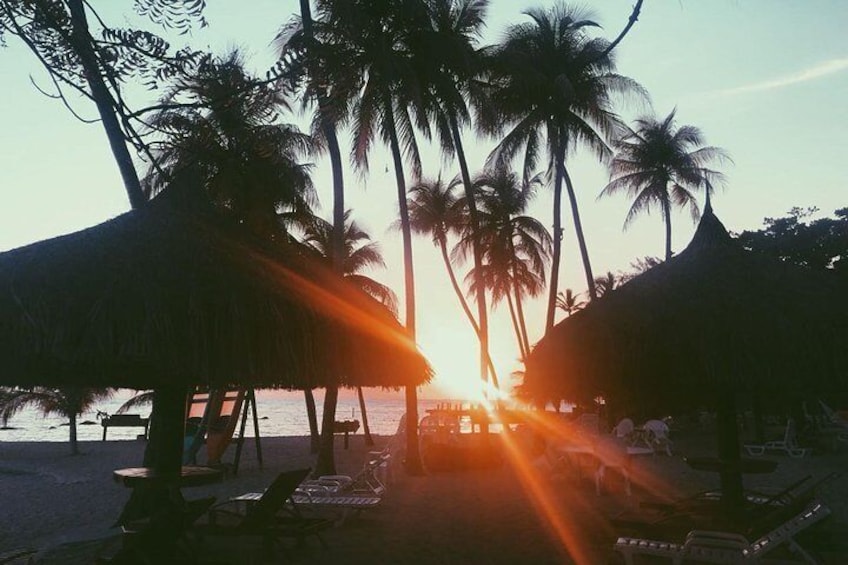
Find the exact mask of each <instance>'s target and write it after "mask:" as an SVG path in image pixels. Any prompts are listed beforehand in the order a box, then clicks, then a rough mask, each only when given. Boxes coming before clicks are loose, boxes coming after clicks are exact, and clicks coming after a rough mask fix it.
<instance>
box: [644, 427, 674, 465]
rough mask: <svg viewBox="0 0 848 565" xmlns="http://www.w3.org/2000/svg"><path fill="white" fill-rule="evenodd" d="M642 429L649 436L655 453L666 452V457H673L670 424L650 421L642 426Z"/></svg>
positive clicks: (649, 441)
mask: <svg viewBox="0 0 848 565" xmlns="http://www.w3.org/2000/svg"><path fill="white" fill-rule="evenodd" d="M642 429H643V430H645V432H646V433H647V434H648V443H649V444H650V446H651V447H652V448H653V449H654V451H665V453H666V455H668V456H669V457H671V439H669V437H668V436H669V429H668V424H666V423H665V422H663V421H662V420H648V421H647V422H645V423H644V424H642Z"/></svg>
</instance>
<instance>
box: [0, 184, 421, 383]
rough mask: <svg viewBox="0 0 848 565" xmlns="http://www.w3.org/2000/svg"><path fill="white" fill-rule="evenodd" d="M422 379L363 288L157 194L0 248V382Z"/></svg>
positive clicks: (413, 357) (411, 351)
mask: <svg viewBox="0 0 848 565" xmlns="http://www.w3.org/2000/svg"><path fill="white" fill-rule="evenodd" d="M169 192H170V191H169ZM174 192H175V193H177V192H179V191H174ZM429 378H430V369H429V366H428V365H427V362H426V361H425V360H424V358H423V357H422V356H421V354H420V353H419V352H418V350H417V348H416V346H415V344H414V343H413V342H412V341H411V340H410V339H409V338H408V337H407V335H406V333H405V331H404V329H403V328H402V327H401V326H400V324H399V323H398V322H397V321H396V320H395V319H394V317H393V316H392V315H391V314H390V313H389V312H388V311H387V310H386V309H385V308H383V307H382V306H381V305H379V304H378V303H377V302H375V301H374V300H372V299H371V298H370V297H368V296H365V295H364V294H362V293H360V292H358V291H355V290H353V289H351V288H350V287H349V285H347V284H346V283H344V282H343V281H342V280H341V279H340V278H339V277H338V276H336V275H335V274H333V273H330V272H328V271H326V270H323V269H321V268H320V267H319V266H316V265H312V264H309V263H307V262H306V260H304V259H303V258H302V257H299V256H298V255H297V254H296V253H287V252H284V251H280V250H279V249H277V248H276V247H274V248H272V247H271V246H269V245H267V244H263V243H262V242H260V241H258V240H256V239H253V238H252V237H251V236H250V235H248V234H247V233H246V232H245V230H243V229H241V228H240V227H239V226H237V225H234V224H232V223H230V222H228V221H225V220H224V219H222V218H221V217H220V216H218V215H217V214H216V213H215V212H213V211H212V210H211V209H207V208H203V209H202V210H198V209H195V210H189V209H186V208H185V207H184V206H178V205H176V204H175V202H173V197H171V196H169V194H168V192H166V193H163V194H162V195H161V196H160V197H158V198H156V199H155V200H154V201H152V202H150V203H148V204H147V205H146V206H144V207H143V208H141V209H139V210H135V211H131V212H128V213H126V214H123V215H121V216H118V217H116V218H114V219H112V220H109V221H107V222H104V223H103V224H100V225H97V226H94V227H92V228H89V229H85V230H82V231H79V232H76V233H72V234H69V235H65V236H61V237H56V238H54V239H50V240H46V241H42V242H38V243H34V244H32V245H28V246H25V247H21V248H18V249H15V250H12V251H8V252H6V253H2V254H0V384H5V385H33V384H40V385H47V386H58V385H66V386H67V385H70V384H73V385H80V386H81V385H87V386H122V387H132V388H155V387H160V386H173V385H175V384H177V385H183V384H185V385H191V384H209V385H213V386H219V385H227V384H248V385H252V386H279V387H285V388H307V387H310V388H311V387H316V386H323V385H324V384H326V383H328V382H333V383H336V382H338V383H339V384H341V385H343V386H345V385H347V386H352V385H362V386H384V387H394V386H404V385H418V384H423V383H424V382H426V381H427V380H429Z"/></svg>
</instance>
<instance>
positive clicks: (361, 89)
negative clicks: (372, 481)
mask: <svg viewBox="0 0 848 565" xmlns="http://www.w3.org/2000/svg"><path fill="white" fill-rule="evenodd" d="M316 5H317V14H318V18H317V19H316V21H315V22H314V23H315V34H316V37H318V38H319V39H320V41H321V43H322V45H324V46H326V47H327V49H326V50H325V53H326V54H327V55H326V56H325V57H323V58H322V59H321V61H320V62H321V65H322V67H323V70H324V76H325V77H326V79H327V80H328V81H329V82H332V83H333V84H334V87H333V88H334V90H333V95H334V97H335V101H334V103H335V104H336V105H338V106H341V107H349V108H350V110H351V114H350V115H351V116H352V117H351V122H352V123H351V125H352V130H353V150H352V154H351V157H352V159H353V162H354V164H355V165H356V166H357V167H358V168H359V169H360V170H361V171H367V170H368V157H369V154H370V151H371V148H372V145H373V142H374V138H375V137H376V136H377V135H378V134H379V136H380V138H381V139H382V140H383V141H384V142H386V143H387V144H388V146H389V149H390V150H391V155H392V161H393V163H394V169H395V183H396V186H397V198H398V206H399V209H400V220H401V235H402V240H403V259H404V301H405V324H406V328H407V331H408V332H409V334H410V337H411V338H412V339H415V276H414V271H413V261H412V232H411V229H410V225H409V210H408V208H407V202H406V179H405V174H404V156H406V158H407V159H408V160H409V162H410V164H411V166H412V172H413V175H414V176H415V177H417V176H419V175H420V172H421V159H420V156H419V153H418V143H417V140H416V136H415V127H416V126H417V127H418V128H419V129H421V130H422V131H423V132H424V134H425V135H429V126H428V124H427V123H426V121H425V120H423V119H422V118H421V116H422V115H423V114H422V113H420V112H413V111H410V108H415V107H416V106H418V105H420V102H421V99H422V92H423V91H422V89H421V87H420V83H419V81H418V77H417V75H416V73H415V68H414V65H413V64H412V57H411V56H410V49H409V41H408V40H409V33H408V30H410V29H416V28H418V27H420V26H419V25H418V23H419V22H421V21H422V20H421V18H422V14H424V13H425V12H424V5H423V4H422V3H421V2H420V1H418V0H390V1H385V2H370V1H367V0H319V1H318V2H317V4H316ZM319 24H320V25H319ZM413 117H417V118H418V119H417V120H416V121H415V122H413ZM406 410H407V414H406V416H407V421H409V422H417V421H418V394H417V391H416V389H415V387H407V388H406ZM406 469H407V472H409V473H410V474H421V473H423V466H422V464H421V456H420V453H419V449H418V426H416V425H409V426H407V455H406Z"/></svg>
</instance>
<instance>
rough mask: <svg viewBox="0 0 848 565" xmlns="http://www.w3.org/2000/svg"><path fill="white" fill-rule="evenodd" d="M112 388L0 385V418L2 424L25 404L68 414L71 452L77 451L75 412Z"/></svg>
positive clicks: (103, 396)
mask: <svg viewBox="0 0 848 565" xmlns="http://www.w3.org/2000/svg"><path fill="white" fill-rule="evenodd" d="M113 393H114V390H113V389H110V388H106V389H99V388H71V387H64V388H47V387H40V386H39V387H32V388H10V387H3V388H0V421H2V422H3V425H4V426H5V425H6V423H7V422H8V421H9V419H10V418H11V417H12V416H14V415H15V414H16V413H18V412H20V411H21V410H23V409H24V408H26V407H27V406H34V407H36V408H37V409H38V410H39V411H40V412H41V413H42V414H44V415H45V416H46V415H47V414H52V413H56V414H59V415H60V416H63V417H65V418H68V421H69V427H68V430H69V434H70V438H69V439H70V445H71V453H73V454H74V455H77V454H78V453H79V445H78V443H77V416H79V415H80V414H82V413H83V412H87V411H89V410H91V407H92V406H94V404H95V403H96V402H97V401H100V400H105V399H107V398H110V397H111V396H112V394H113Z"/></svg>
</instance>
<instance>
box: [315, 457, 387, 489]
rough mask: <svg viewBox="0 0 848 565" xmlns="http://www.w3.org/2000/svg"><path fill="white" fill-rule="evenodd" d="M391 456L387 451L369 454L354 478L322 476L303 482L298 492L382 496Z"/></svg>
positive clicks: (347, 476)
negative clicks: (314, 491)
mask: <svg viewBox="0 0 848 565" xmlns="http://www.w3.org/2000/svg"><path fill="white" fill-rule="evenodd" d="M390 464H391V454H390V453H389V451H388V449H386V450H383V451H379V452H371V453H369V454H368V460H367V461H366V462H365V464H364V465H363V466H362V470H360V471H359V473H357V474H356V475H354V476H352V477H351V476H349V475H323V476H320V477H318V478H317V479H311V480H306V481H303V482H302V483H301V484H300V485H299V487H298V490H299V491H305V490H309V489H314V490H316V491H317V492H319V493H322V494H370V495H374V496H382V495H383V494H384V493H385V492H386V484H385V483H386V482H387V480H388V477H389V476H390V475H391V471H390V469H389V466H390Z"/></svg>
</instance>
